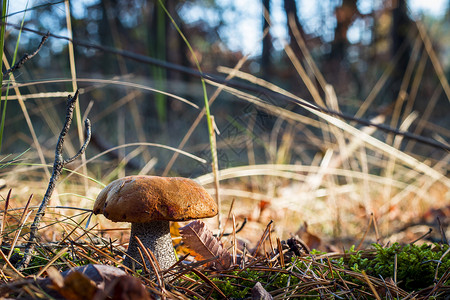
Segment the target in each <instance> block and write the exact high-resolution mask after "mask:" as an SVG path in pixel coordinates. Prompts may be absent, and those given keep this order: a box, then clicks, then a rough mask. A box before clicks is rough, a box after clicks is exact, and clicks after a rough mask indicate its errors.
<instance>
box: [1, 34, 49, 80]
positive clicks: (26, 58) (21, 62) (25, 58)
mask: <svg viewBox="0 0 450 300" xmlns="http://www.w3.org/2000/svg"><path fill="white" fill-rule="evenodd" d="M49 36H50V32H47V34H46V35H44V36H43V37H42V40H41V42H40V43H39V46H38V47H37V48H36V50H35V51H34V52H33V53H32V54H28V53H25V54H24V55H23V56H22V58H21V59H19V61H18V62H17V63H15V64H14V66H12V67H11V68H9V69H8V70H6V71H5V72H4V73H3V77H5V76H6V75H8V74H9V73H11V72H14V71H15V70H17V69H20V68H21V67H22V66H23V65H24V64H25V63H26V62H27V61H29V60H30V59H32V58H33V57H34V56H35V55H36V54H38V52H39V50H41V48H42V45H44V43H45V41H46V40H47V39H48V38H49Z"/></svg>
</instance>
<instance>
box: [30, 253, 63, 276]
mask: <svg viewBox="0 0 450 300" xmlns="http://www.w3.org/2000/svg"><path fill="white" fill-rule="evenodd" d="M68 250H69V247H66V248H64V249H61V250H60V251H59V252H58V253H57V254H56V255H55V256H54V257H53V258H52V259H51V260H50V261H49V262H48V263H47V264H46V265H45V266H44V267H43V268H42V269H40V270H39V272H38V273H37V274H36V276H37V277H39V276H41V275H42V274H44V272H45V271H46V270H47V269H48V268H49V267H50V266H51V265H53V263H55V262H56V261H57V260H58V259H59V258H60V257H61V256H62V255H63V254H64V253H66V252H67V251H68Z"/></svg>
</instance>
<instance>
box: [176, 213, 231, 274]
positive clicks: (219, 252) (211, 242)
mask: <svg viewBox="0 0 450 300" xmlns="http://www.w3.org/2000/svg"><path fill="white" fill-rule="evenodd" d="M180 234H181V236H182V238H183V242H184V244H185V245H186V247H188V248H189V249H190V250H192V251H194V253H192V251H191V254H193V255H194V257H195V259H197V260H204V259H211V258H215V257H218V258H217V260H216V261H214V266H215V267H216V268H218V269H221V270H225V269H228V268H229V267H230V265H231V254H230V253H229V252H228V250H227V249H225V248H224V247H223V245H222V243H221V242H220V241H219V240H218V239H217V238H216V237H215V236H214V235H213V233H212V232H211V230H209V229H208V228H207V227H206V224H205V223H204V222H202V221H199V220H196V221H193V222H191V223H189V224H187V225H186V226H183V227H181V228H180Z"/></svg>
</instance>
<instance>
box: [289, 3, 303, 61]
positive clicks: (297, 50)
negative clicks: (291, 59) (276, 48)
mask: <svg viewBox="0 0 450 300" xmlns="http://www.w3.org/2000/svg"><path fill="white" fill-rule="evenodd" d="M284 11H285V12H286V22H287V24H286V25H287V28H288V33H289V40H290V46H291V48H292V50H293V51H294V53H295V55H296V56H297V58H298V59H299V60H302V58H303V54H302V51H301V50H300V47H299V46H298V44H297V42H296V40H295V36H294V32H293V31H292V28H291V26H289V16H290V15H293V16H294V19H295V27H296V28H297V29H298V30H299V31H300V35H301V36H302V37H303V39H304V38H305V32H304V31H303V27H302V24H301V23H300V20H299V19H298V16H297V4H296V2H295V0H284Z"/></svg>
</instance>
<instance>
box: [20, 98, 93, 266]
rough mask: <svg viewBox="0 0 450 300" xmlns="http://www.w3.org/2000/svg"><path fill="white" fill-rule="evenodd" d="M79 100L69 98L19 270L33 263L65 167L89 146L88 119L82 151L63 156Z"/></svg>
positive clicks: (85, 122)
mask: <svg viewBox="0 0 450 300" xmlns="http://www.w3.org/2000/svg"><path fill="white" fill-rule="evenodd" d="M77 98H78V91H76V92H75V94H74V96H73V97H72V96H70V95H69V96H68V99H67V111H66V121H65V123H64V126H63V129H62V131H61V133H60V135H59V138H58V143H57V144H56V150H55V161H54V163H53V172H52V176H51V178H50V181H49V184H48V187H47V191H46V193H45V195H44V198H43V199H42V202H41V205H40V206H39V209H38V211H37V213H36V216H35V218H34V221H33V223H32V224H31V227H30V236H29V238H28V242H27V245H26V247H25V251H24V256H23V259H22V260H21V261H20V262H19V264H18V266H17V268H18V269H19V270H23V269H24V268H26V267H27V266H28V264H29V263H30V261H31V256H32V252H33V250H34V248H35V245H36V241H37V239H38V229H39V224H40V222H41V220H42V217H43V216H44V214H45V210H46V208H47V205H48V203H49V201H50V198H51V196H52V194H53V191H54V190H55V186H56V183H57V181H58V179H59V177H60V176H61V172H62V170H63V168H64V166H65V165H67V164H68V163H71V162H73V161H74V160H75V159H77V158H78V157H80V156H81V155H82V154H83V153H84V151H85V150H86V147H87V145H88V144H89V140H90V138H91V122H90V121H89V119H86V120H85V121H84V125H85V129H86V138H85V141H84V144H83V145H82V146H81V148H80V150H78V153H77V154H75V155H74V156H73V157H70V158H68V159H64V158H63V156H62V151H63V145H64V139H65V137H66V135H67V133H68V131H69V128H70V125H71V123H72V119H73V111H74V108H75V103H76V101H77Z"/></svg>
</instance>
